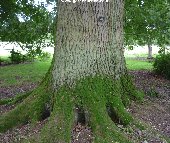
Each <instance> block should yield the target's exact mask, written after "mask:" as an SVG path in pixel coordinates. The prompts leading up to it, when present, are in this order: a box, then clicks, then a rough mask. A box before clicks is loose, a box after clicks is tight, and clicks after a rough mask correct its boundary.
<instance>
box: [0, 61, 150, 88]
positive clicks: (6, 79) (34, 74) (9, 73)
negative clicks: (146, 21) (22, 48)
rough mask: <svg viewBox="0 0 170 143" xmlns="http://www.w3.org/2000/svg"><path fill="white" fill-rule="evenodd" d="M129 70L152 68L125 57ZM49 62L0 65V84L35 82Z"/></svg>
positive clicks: (45, 70) (17, 84) (39, 79)
mask: <svg viewBox="0 0 170 143" xmlns="http://www.w3.org/2000/svg"><path fill="white" fill-rule="evenodd" d="M126 63H127V68H128V69H129V70H152V68H153V66H152V63H149V62H147V61H140V60H132V59H127V60H126ZM50 64H51V62H50V61H46V62H34V63H28V64H18V65H17V64H16V65H9V66H4V67H0V86H1V87H7V86H20V85H22V84H27V83H36V82H39V81H41V80H42V78H43V76H44V75H45V73H46V72H47V70H48V68H49V67H50Z"/></svg>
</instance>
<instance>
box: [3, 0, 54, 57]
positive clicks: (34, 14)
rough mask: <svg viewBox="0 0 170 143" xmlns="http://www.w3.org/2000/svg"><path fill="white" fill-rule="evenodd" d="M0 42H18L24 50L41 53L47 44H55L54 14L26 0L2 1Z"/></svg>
mask: <svg viewBox="0 0 170 143" xmlns="http://www.w3.org/2000/svg"><path fill="white" fill-rule="evenodd" d="M0 4H1V11H2V12H1V16H0V17H1V21H0V23H1V24H0V25H1V26H0V33H1V34H0V41H6V42H17V43H18V44H19V45H20V46H21V48H22V49H23V50H28V51H30V52H34V53H35V54H36V53H39V54H40V53H41V48H42V47H43V46H45V43H47V40H48V41H49V42H48V43H51V42H52V43H53V41H54V39H53V36H52V35H53V33H54V32H53V28H52V27H53V21H54V16H53V15H54V14H52V13H50V12H48V11H47V9H46V8H44V7H42V6H38V5H34V3H33V2H27V1H25V0H22V1H16V0H10V1H8V2H7V1H5V0H2V1H1V2H0Z"/></svg>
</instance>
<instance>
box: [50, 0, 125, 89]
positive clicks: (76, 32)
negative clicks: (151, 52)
mask: <svg viewBox="0 0 170 143" xmlns="http://www.w3.org/2000/svg"><path fill="white" fill-rule="evenodd" d="M58 5H59V6H58V19H57V38H56V46H55V54H54V59H55V61H56V62H55V65H54V68H53V79H54V87H58V86H61V85H63V84H64V83H67V84H69V85H72V84H73V83H74V81H75V80H78V79H81V78H83V77H86V76H89V75H92V76H94V75H96V74H101V75H102V74H104V75H111V76H112V77H113V78H115V79H118V78H119V77H120V76H121V75H123V74H125V72H126V68H125V61H124V57H123V21H122V17H123V5H124V3H123V0H114V1H109V2H106V1H103V2H87V1H77V2H75V3H71V2H61V1H59V2H58Z"/></svg>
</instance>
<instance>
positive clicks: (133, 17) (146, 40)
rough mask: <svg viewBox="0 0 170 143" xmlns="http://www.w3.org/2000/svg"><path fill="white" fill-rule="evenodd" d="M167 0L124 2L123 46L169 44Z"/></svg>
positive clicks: (169, 16)
mask: <svg viewBox="0 0 170 143" xmlns="http://www.w3.org/2000/svg"><path fill="white" fill-rule="evenodd" d="M169 19H170V14H169V3H168V2H167V0H154V2H153V1H148V0H126V2H125V25H124V30H125V45H135V44H138V45H148V44H150V45H152V44H156V45H159V46H162V45H168V44H170V41H169V39H170V32H169V29H170V26H169V22H170V21H169Z"/></svg>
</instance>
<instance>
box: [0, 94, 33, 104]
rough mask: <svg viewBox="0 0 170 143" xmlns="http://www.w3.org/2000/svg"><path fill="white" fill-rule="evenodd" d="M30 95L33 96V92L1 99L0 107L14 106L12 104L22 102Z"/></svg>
mask: <svg viewBox="0 0 170 143" xmlns="http://www.w3.org/2000/svg"><path fill="white" fill-rule="evenodd" d="M30 94H31V92H27V93H20V94H18V95H16V96H15V97H13V98H7V99H0V105H5V104H7V105H12V104H16V103H19V102H22V101H23V100H24V99H25V98H27V97H28V96H29V95H30Z"/></svg>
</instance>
